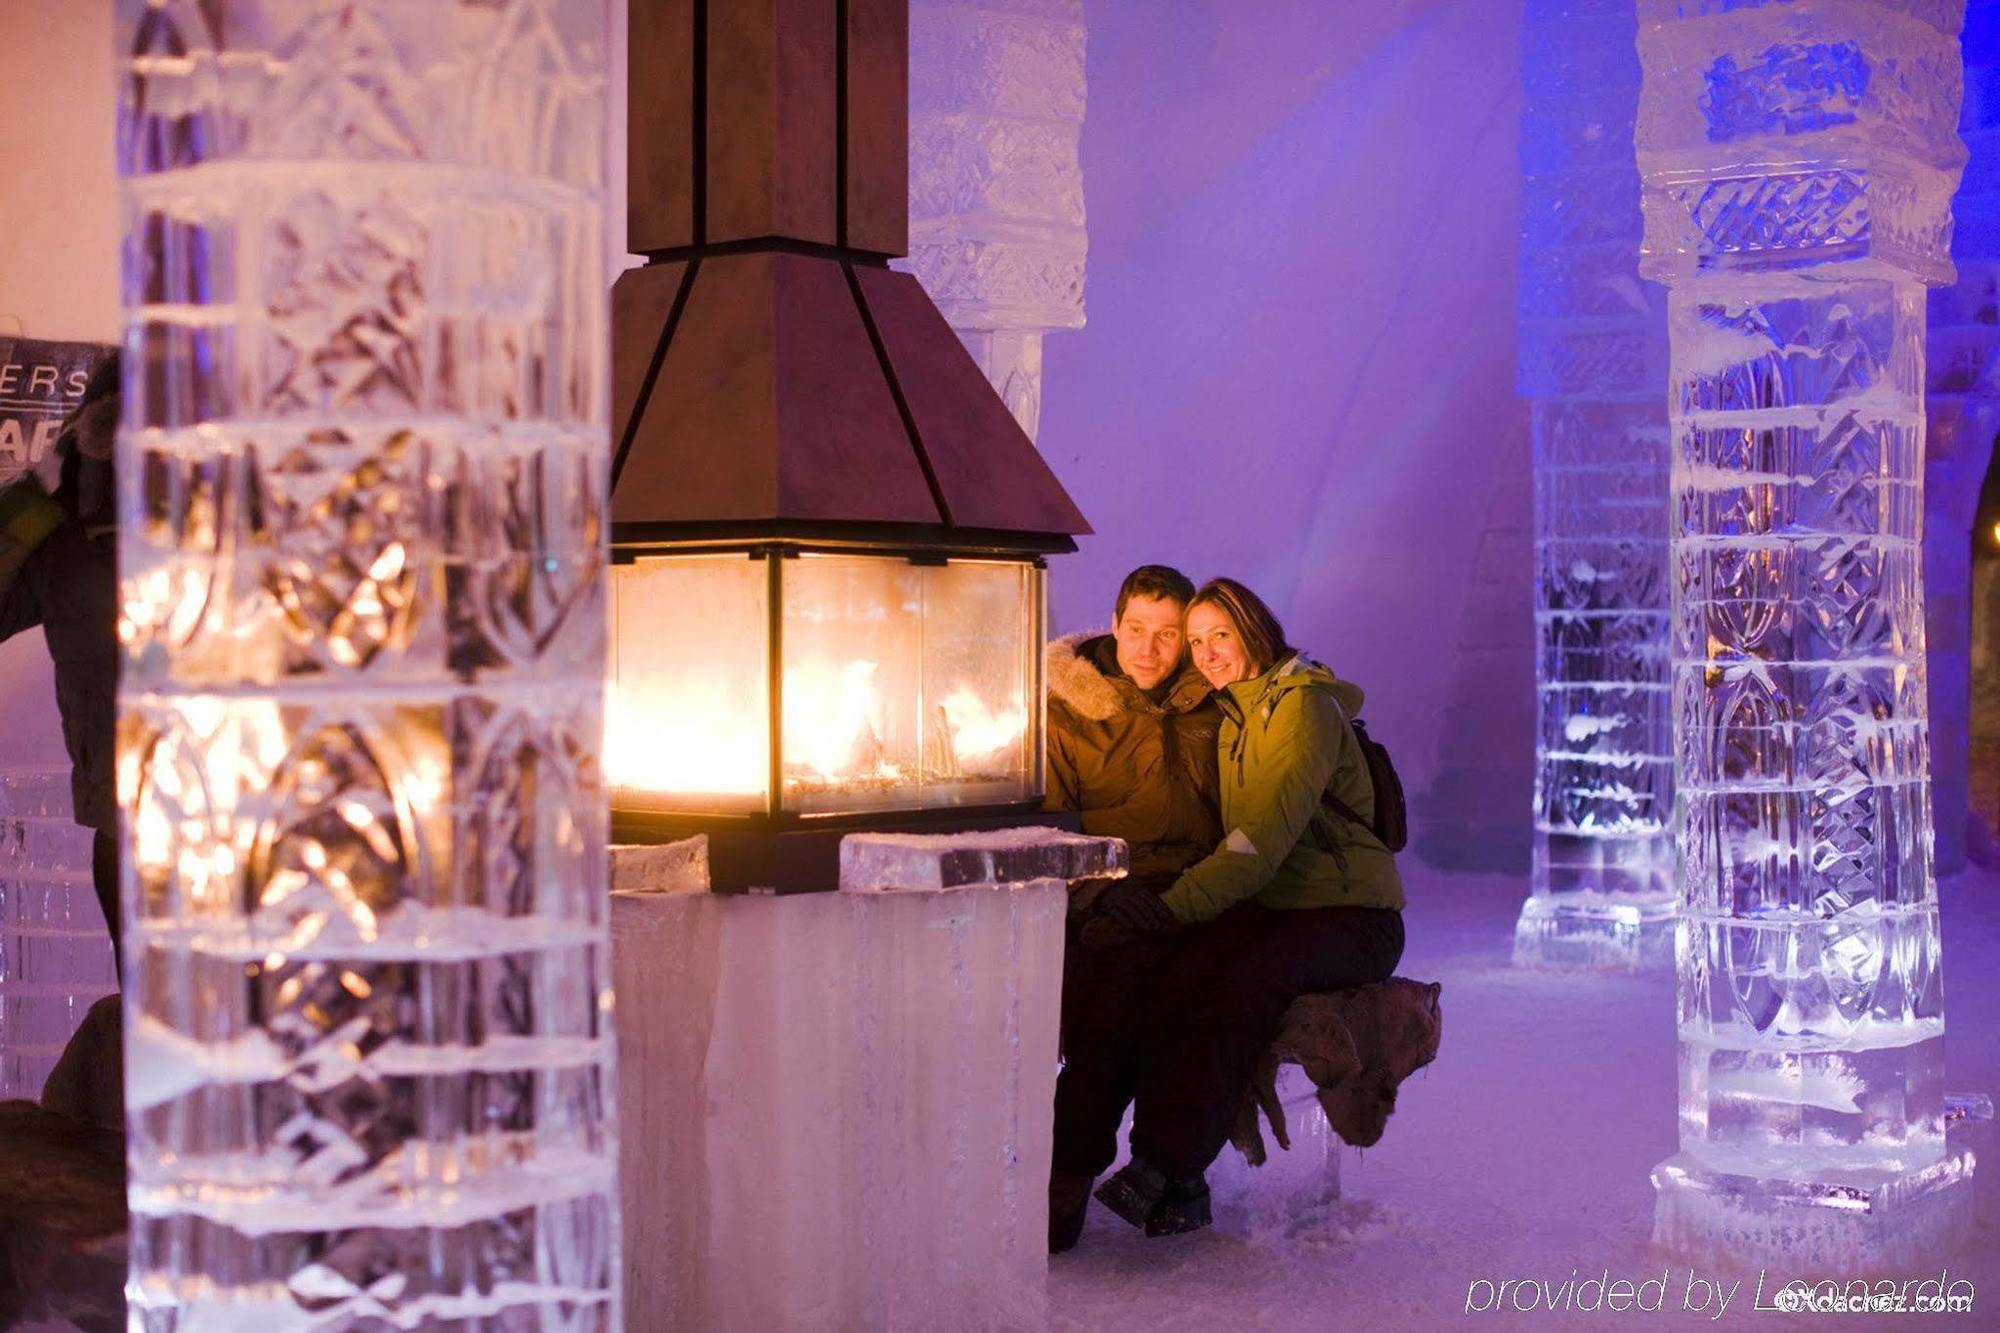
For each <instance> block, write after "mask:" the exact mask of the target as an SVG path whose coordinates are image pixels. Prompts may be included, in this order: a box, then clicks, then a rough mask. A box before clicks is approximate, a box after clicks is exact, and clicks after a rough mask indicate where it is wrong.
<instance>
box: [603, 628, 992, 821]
mask: <svg viewBox="0 0 2000 1333" xmlns="http://www.w3.org/2000/svg"><path fill="white" fill-rule="evenodd" d="M877 672H878V664H877V663H875V662H872V661H868V660H866V659H862V658H856V659H853V660H851V661H847V662H843V663H839V664H834V663H830V662H828V663H813V664H811V665H807V666H803V667H800V668H797V669H795V670H791V671H787V672H785V696H784V726H785V731H784V737H785V755H784V770H785V780H786V784H787V785H788V786H794V785H798V784H800V783H810V784H813V785H826V786H834V787H839V786H843V785H847V784H868V785H882V784H889V785H894V784H896V783H898V782H901V781H903V780H904V779H905V778H906V777H907V776H910V775H909V774H907V772H906V769H907V765H905V764H899V763H896V762H894V761H893V760H892V759H891V758H890V757H889V755H888V753H887V751H886V748H885V746H884V743H883V739H882V737H883V734H884V732H885V730H886V727H885V724H884V716H883V714H884V708H883V701H882V697H881V692H880V690H879V689H878V687H877V685H876V675H877ZM728 694H729V691H728V689H727V687H726V686H725V685H724V684H723V683H721V682H709V681H700V680H691V681H686V682H684V683H682V685H681V686H680V688H679V689H677V690H671V691H670V690H666V689H656V690H652V691H648V692H643V693H642V692H640V691H638V690H635V689H632V688H630V687H625V686H622V685H621V684H620V683H618V682H613V684H612V687H611V692H610V698H609V701H608V706H607V708H606V728H605V738H604V769H605V774H606V776H607V777H609V778H610V780H611V785H612V786H614V787H619V788H624V789H626V790H639V791H651V792H658V793H662V794H674V795H681V794H689V795H726V796H757V795H760V794H762V792H763V790H764V784H765V781H766V774H767V772H768V768H767V765H768V764H769V762H770V761H769V758H768V756H767V755H766V754H765V749H764V747H765V745H766V740H765V728H764V726H763V725H762V722H763V715H761V714H759V713H758V712H756V711H755V710H747V711H746V710H742V709H740V708H739V709H735V710H732V709H731V707H730V702H731V701H730V700H729V698H728V697H727V696H728ZM939 707H940V709H941V712H942V717H943V722H944V724H945V729H946V731H947V733H948V734H949V736H950V746H949V749H948V751H946V753H948V754H949V755H950V759H949V761H948V763H949V764H950V766H952V767H953V768H956V769H958V770H961V771H962V770H964V769H967V768H976V767H977V766H978V763H979V761H980V760H982V759H987V758H990V757H993V756H996V755H1006V754H1010V753H1011V751H1012V750H1013V748H1014V747H1016V746H1018V745H1019V744H1020V741H1021V737H1022V735H1023V734H1024V733H1025V732H1026V731H1027V727H1028V710H1027V706H1026V704H1025V702H1024V701H1023V700H1021V699H1019V698H1015V699H1010V700H1008V701H1006V702H1005V703H1003V704H1002V705H1001V706H1000V707H999V708H997V709H996V708H994V707H993V706H991V705H989V704H988V703H987V702H986V701H985V700H984V699H982V698H980V697H979V695H978V694H977V693H975V692H974V691H973V690H971V689H970V688H968V687H965V686H960V687H959V688H957V689H955V690H953V691H951V692H950V693H949V694H947V695H946V696H945V697H944V699H943V701H942V703H941V704H940V705H939ZM932 776H940V777H946V776H948V777H957V776H960V773H959V772H952V773H937V774H933V775H932Z"/></svg>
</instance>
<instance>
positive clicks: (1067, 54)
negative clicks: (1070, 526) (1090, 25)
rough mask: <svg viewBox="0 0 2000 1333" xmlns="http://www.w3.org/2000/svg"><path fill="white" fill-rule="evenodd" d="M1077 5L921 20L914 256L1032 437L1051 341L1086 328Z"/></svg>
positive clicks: (991, 1)
mask: <svg viewBox="0 0 2000 1333" xmlns="http://www.w3.org/2000/svg"><path fill="white" fill-rule="evenodd" d="M1083 56H1084V28H1083V7H1082V5H1081V3H1080V2H1079V0H977V2H976V3H972V4H966V3H962V2H959V0H917V3H915V4H914V5H912V7H911V10H910V80H911V81H910V257H909V260H908V264H907V267H908V268H909V270H910V271H911V272H912V273H914V274H916V275H917V277H918V279H919V280H921V281H922V283H923V284H924V290H925V291H926V292H928V293H929V294H930V298H931V300H932V301H934V302H936V303H937V306H938V308H939V309H940V310H941V311H943V313H944V316H945V319H946V320H947V321H949V322H950V324H951V326H952V328H953V329H955V330H957V332H958V334H959V337H960V338H961V339H963V340H964V342H965V344H966V347H967V349H968V350H969V351H971V353H972V355H973V359H974V360H975V361H977V362H978V363H979V367H980V369H981V370H983V371H985V372H986V377H987V378H988V379H989V380H990V381H991V382H992V384H993V387H994V388H995V389H996V390H998V391H999V392H1000V394H1001V396H1002V398H1003V399H1005V401H1006V403H1007V406H1008V408H1009V410H1011V411H1012V412H1013V414H1014V417H1015V419H1016V420H1017V421H1019V422H1020V423H1021V426H1022V429H1024V430H1026V431H1027V432H1028V435H1029V436H1030V438H1032V437H1033V436H1034V434H1035V431H1036V427H1037V425H1038V423H1039V420H1040V416H1041V397H1042V335H1043V334H1044V333H1045V332H1047V331H1050V330H1055V329H1075V328H1081V327H1083V275H1084V256H1085V234H1084V204H1083V168H1082V165H1081V163H1080V161H1079V158H1078V143H1079V140H1080V137H1081V134H1082V129H1083V110H1084V63H1083Z"/></svg>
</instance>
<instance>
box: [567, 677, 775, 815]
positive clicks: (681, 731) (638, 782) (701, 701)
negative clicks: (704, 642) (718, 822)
mask: <svg viewBox="0 0 2000 1333" xmlns="http://www.w3.org/2000/svg"><path fill="white" fill-rule="evenodd" d="M732 693H733V691H732V690H731V688H730V686H729V684H727V683H725V682H722V681H715V680H689V681H685V682H683V683H682V684H681V687H680V688H679V689H678V690H675V691H672V692H671V693H670V692H669V691H667V690H664V689H652V690H641V689H634V688H633V687H631V686H630V685H626V684H621V683H619V682H618V681H615V680H614V681H613V682H612V684H611V691H610V696H609V698H607V699H606V700H605V708H604V772H605V775H606V776H607V777H608V778H609V779H610V781H611V785H612V786H614V787H622V788H626V789H628V790H633V791H653V792H673V793H675V794H676V795H680V794H686V795H695V796H761V795H762V794H763V792H764V786H765V782H766V780H767V779H768V777H769V771H770V770H769V766H770V760H769V758H768V757H767V756H766V754H765V745H766V744H767V742H766V740H765V718H764V717H762V716H754V717H746V716H744V715H743V713H742V712H741V710H740V709H738V708H737V707H736V703H737V701H736V700H735V699H733V698H731V695H732Z"/></svg>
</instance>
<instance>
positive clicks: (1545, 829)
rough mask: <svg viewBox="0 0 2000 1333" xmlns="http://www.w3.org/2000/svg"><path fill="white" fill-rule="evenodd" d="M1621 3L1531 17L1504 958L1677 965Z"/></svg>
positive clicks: (1651, 356) (1655, 340) (1656, 377)
mask: <svg viewBox="0 0 2000 1333" xmlns="http://www.w3.org/2000/svg"><path fill="white" fill-rule="evenodd" d="M1634 29H1635V21H1634V17H1633V12H1632V3H1631V0H1531V3H1530V4H1529V5H1528V10H1527V15H1526V22H1525V27H1524V28H1523V37H1522V73H1523V78H1524V80H1525V82H1526V85H1527V96H1528V104H1527V109H1526V110H1525V111H1524V112H1523V113H1522V117H1521V166H1522V170H1523V171H1524V172H1525V173H1526V181H1525V182H1524V185H1523V191H1522V199H1521V366H1520V385H1519V387H1520V393H1521V395H1522V396H1523V397H1524V398H1526V399H1528V400H1529V403H1530V405H1531V411H1532V414H1533V417H1532V420H1533V431H1534V473H1535V629H1536V640H1537V644H1538V654H1537V662H1536V699H1537V710H1538V712H1539V715H1540V717H1539V721H1540V729H1539V733H1538V739H1537V743H1536V754H1535V805H1534V819H1535V837H1534V861H1533V872H1532V880H1531V889H1532V891H1531V894H1530V896H1529V898H1528V900H1527V902H1526V903H1525V904H1523V906H1522V908H1521V916H1520V920H1519V922H1518V923H1517V924H1516V926H1515V934H1514V958H1515V961H1516V962H1519V963H1524V964H1534V965H1552V966H1582V967H1598V966H1603V967H1636V966H1640V965H1653V964H1657V965H1661V966H1664V965H1666V964H1667V963H1668V962H1669V961H1670V960H1671V958H1672V955H1673V907H1674V898H1673V885H1672V873H1673V846H1672V840H1671V834H1670V832H1669V827H1668V826H1669V822H1670V820H1671V816H1672V811H1673V772H1672V755H1671V750H1670V748H1669V747H1670V742H1671V724H1670V720H1669V713H1668V708H1667V412H1666V404H1665V403H1664V402H1663V401H1662V400H1661V396H1660V377H1661V375H1663V374H1664V373H1665V369H1666V340H1667V320H1666V303H1665V294H1664V293H1663V292H1662V291H1661V290H1660V288H1658V287H1656V286H1654V285H1653V284H1651V283H1648V282H1642V281H1641V280H1640V278H1639V264H1638V257H1637V255H1636V253H1635V249H1636V246H1637V243H1638V240H1639V173H1638V169H1637V167H1636V165H1635V164H1634V162H1633V160H1632V148H1631V129H1632V118H1633V115H1634V113H1635V111H1636V109H1637V107H1638V102H1639V62H1638V59H1637V57H1636V55H1635V54H1634V52H1633V47H1632V41H1633V33H1634Z"/></svg>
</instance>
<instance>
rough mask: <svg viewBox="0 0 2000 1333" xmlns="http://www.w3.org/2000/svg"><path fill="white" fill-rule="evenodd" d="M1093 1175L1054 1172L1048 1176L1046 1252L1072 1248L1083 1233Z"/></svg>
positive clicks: (1054, 1252)
mask: <svg viewBox="0 0 2000 1333" xmlns="http://www.w3.org/2000/svg"><path fill="white" fill-rule="evenodd" d="M1096 1183H1097V1177H1096V1176H1078V1175H1071V1174H1069V1173H1067V1172H1063V1171H1057V1172H1054V1173H1052V1174H1051V1175H1050V1176H1049V1253H1050V1254H1061V1253H1062V1252H1063V1251H1064V1250H1068V1249H1073V1248H1075V1246H1076V1242H1077V1239H1078V1238H1079V1237H1081V1236H1082V1235H1083V1216H1084V1213H1085V1212H1086V1211H1087V1210H1088V1209H1089V1207H1090V1187H1091V1186H1092V1185H1094V1184H1096Z"/></svg>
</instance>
